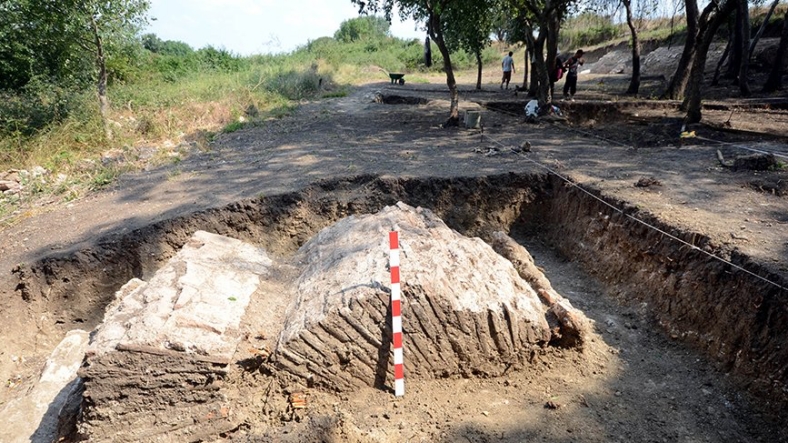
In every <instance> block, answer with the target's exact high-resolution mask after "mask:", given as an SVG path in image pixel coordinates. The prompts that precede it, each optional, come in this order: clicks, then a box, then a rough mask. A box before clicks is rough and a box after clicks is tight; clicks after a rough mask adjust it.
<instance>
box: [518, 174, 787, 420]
mask: <svg viewBox="0 0 788 443" xmlns="http://www.w3.org/2000/svg"><path fill="white" fill-rule="evenodd" d="M552 184H553V190H552V192H551V194H550V195H549V196H545V198H544V199H543V200H542V201H541V202H540V203H539V204H537V205H535V207H536V208H539V209H538V214H539V215H538V216H536V217H533V218H531V219H530V220H527V223H526V224H527V225H528V229H529V232H530V233H532V234H535V233H538V235H541V236H545V237H547V238H549V239H550V241H551V242H552V243H553V244H554V245H555V246H556V247H557V248H558V249H560V251H562V253H563V254H565V255H566V256H567V257H568V258H570V259H572V260H577V261H579V262H581V263H582V264H583V266H584V267H585V268H586V269H587V271H588V272H589V273H591V274H593V275H595V276H597V277H598V278H599V279H600V280H602V281H603V282H605V284H606V285H608V286H609V288H610V292H611V293H613V294H616V296H617V297H618V298H619V299H620V301H621V302H623V303H625V304H636V303H645V304H647V305H648V310H649V312H650V313H651V314H653V316H654V317H655V319H656V320H657V321H658V322H659V324H660V325H661V326H662V327H663V328H665V330H666V331H667V332H668V333H669V334H670V336H671V337H672V338H676V339H682V340H684V341H686V342H687V343H690V344H692V345H694V346H696V347H697V348H699V349H701V350H702V351H704V352H705V353H706V354H707V355H709V356H710V357H711V358H712V360H714V361H716V362H718V363H719V365H720V366H721V368H722V370H724V371H728V372H732V373H735V374H737V375H740V376H742V377H743V380H745V382H746V384H747V385H748V388H749V389H750V390H751V391H752V392H753V393H755V394H756V395H758V396H760V397H761V398H763V399H764V401H766V402H769V401H772V402H776V405H779V404H784V403H785V402H786V400H788V349H786V345H785V344H786V343H788V328H787V327H786V325H788V294H787V293H786V292H785V291H783V290H781V289H780V288H779V287H778V286H775V285H774V284H770V283H768V282H766V281H764V280H762V279H759V278H757V277H755V276H753V275H750V274H747V273H746V272H743V271H741V270H737V269H735V268H734V267H732V266H730V265H728V264H725V263H723V262H721V261H719V260H716V259H713V258H711V257H710V256H709V255H708V254H706V253H704V252H708V253H713V254H715V255H718V256H722V257H724V258H726V259H727V260H729V261H730V262H731V263H733V264H735V265H737V266H740V267H742V268H744V269H747V270H748V271H750V272H752V273H754V274H756V275H759V276H761V277H763V278H765V279H767V280H770V281H772V282H775V283H776V284H778V285H781V286H783V287H785V286H787V285H786V283H787V282H785V281H784V280H783V279H781V278H780V276H778V275H776V274H773V273H771V272H769V271H768V270H767V269H765V268H763V267H762V266H760V265H759V264H757V263H754V262H752V261H751V260H750V259H749V257H747V256H745V255H743V254H740V253H737V252H736V251H735V250H734V251H726V250H722V249H719V248H717V247H715V245H713V244H710V242H709V240H708V238H706V237H704V236H701V235H698V234H695V233H692V232H684V231H680V230H678V229H676V228H674V227H671V226H667V225H665V224H663V223H661V222H660V221H659V220H656V219H654V218H653V217H650V216H649V215H648V214H639V213H638V214H637V217H638V218H640V219H642V220H644V221H646V222H647V223H649V224H651V225H653V226H655V227H657V228H659V229H661V230H663V231H665V232H668V233H670V234H671V235H673V236H675V237H678V238H681V239H682V240H684V241H686V242H687V243H690V244H692V245H695V246H696V247H697V248H699V249H695V248H692V247H689V246H687V245H682V244H681V243H679V242H677V241H675V240H673V239H670V238H669V237H667V236H666V235H664V234H662V233H660V232H658V231H656V230H653V229H650V228H648V227H646V226H644V225H643V224H641V223H639V222H637V221H635V220H633V219H632V218H630V217H628V216H627V214H636V213H637V210H636V208H633V207H625V205H624V204H622V203H621V202H616V201H611V202H610V203H612V204H613V205H615V206H616V207H619V208H623V212H617V211H615V210H613V209H611V208H610V207H608V206H607V205H605V204H603V203H601V202H600V201H598V200H595V199H593V198H591V197H590V196H588V195H587V194H585V193H583V192H582V191H580V190H578V189H577V188H573V187H567V186H565V185H564V183H563V182H561V181H560V180H558V179H553V180H552ZM701 250H702V251H701ZM776 405H774V406H776Z"/></svg>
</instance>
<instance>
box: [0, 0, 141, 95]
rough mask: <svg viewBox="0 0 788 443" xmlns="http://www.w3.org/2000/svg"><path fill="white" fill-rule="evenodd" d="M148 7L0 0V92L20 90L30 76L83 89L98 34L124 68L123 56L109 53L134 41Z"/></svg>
mask: <svg viewBox="0 0 788 443" xmlns="http://www.w3.org/2000/svg"><path fill="white" fill-rule="evenodd" d="M148 7H149V2H148V1H147V0H61V1H57V2H55V1H40V0H0V60H1V61H0V89H3V90H14V91H19V90H21V89H22V88H23V87H24V86H25V85H26V84H27V83H28V82H30V81H31V80H32V79H33V77H43V78H48V79H52V81H53V82H66V83H68V84H69V86H72V85H74V84H75V83H80V84H83V85H87V84H88V82H89V81H90V80H91V79H92V78H93V77H94V75H95V73H94V71H95V64H96V57H97V52H96V51H97V46H96V33H97V35H98V37H99V38H100V39H101V41H102V42H103V44H104V45H105V46H106V48H107V52H108V53H110V54H111V55H110V57H115V58H116V59H115V66H116V67H120V66H122V65H123V63H121V62H120V61H119V60H118V59H117V58H118V57H120V55H121V54H122V53H123V51H120V52H118V53H117V54H112V52H113V51H112V50H111V49H116V48H123V47H126V46H127V45H128V44H129V43H131V42H133V41H134V35H135V33H136V32H137V30H138V29H139V27H140V26H142V25H143V24H144V23H145V13H146V11H147V9H148ZM106 55H107V54H105V56H106ZM118 71H119V72H120V71H123V72H125V71H126V69H118ZM120 76H122V75H121V74H119V75H118V77H120Z"/></svg>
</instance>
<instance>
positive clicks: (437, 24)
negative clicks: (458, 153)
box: [428, 14, 460, 127]
mask: <svg viewBox="0 0 788 443" xmlns="http://www.w3.org/2000/svg"><path fill="white" fill-rule="evenodd" d="M428 28H429V33H430V37H432V41H434V42H435V44H436V45H437V46H438V50H440V52H441V55H442V56H443V69H444V70H445V71H446V86H448V87H449V95H450V97H451V105H450V108H449V118H448V119H447V120H446V123H444V124H443V126H444V127H449V126H459V125H460V94H459V91H457V80H456V79H455V78H454V69H453V68H452V66H451V56H450V54H449V49H448V48H447V47H446V41H445V40H444V39H443V31H442V30H441V29H442V28H441V21H440V16H439V15H435V14H431V15H430V17H429V26H428Z"/></svg>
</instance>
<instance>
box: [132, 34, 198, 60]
mask: <svg viewBox="0 0 788 443" xmlns="http://www.w3.org/2000/svg"><path fill="white" fill-rule="evenodd" d="M142 47H143V48H145V49H147V50H148V51H150V52H153V53H155V54H161V55H171V56H175V57H186V56H188V55H191V54H192V53H193V52H194V49H192V47H191V46H189V45H188V44H187V43H184V42H181V41H175V40H162V39H160V38H159V37H158V36H156V34H145V35H143V36H142Z"/></svg>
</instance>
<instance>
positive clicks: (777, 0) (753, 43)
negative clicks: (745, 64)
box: [747, 0, 780, 58]
mask: <svg viewBox="0 0 788 443" xmlns="http://www.w3.org/2000/svg"><path fill="white" fill-rule="evenodd" d="M777 3H780V0H774V2H772V5H771V6H770V7H769V12H767V13H766V18H765V19H763V23H761V27H760V28H758V32H756V33H755V37H753V38H752V41H750V47H749V48H748V50H747V54H748V55H749V57H750V58H752V53H753V52H755V46H756V45H757V44H758V40H760V39H761V36H762V35H763V31H765V30H766V25H768V24H769V19H771V18H772V14H774V8H776V7H777Z"/></svg>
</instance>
